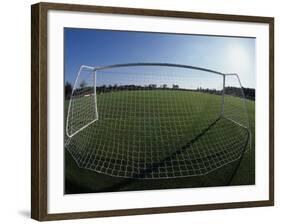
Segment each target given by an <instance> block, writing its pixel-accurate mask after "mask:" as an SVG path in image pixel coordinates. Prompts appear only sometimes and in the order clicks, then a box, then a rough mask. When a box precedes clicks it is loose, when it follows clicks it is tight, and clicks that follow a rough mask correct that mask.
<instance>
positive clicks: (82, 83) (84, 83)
mask: <svg viewBox="0 0 281 224" xmlns="http://www.w3.org/2000/svg"><path fill="white" fill-rule="evenodd" d="M85 86H86V82H85V80H83V81H82V82H80V88H84V87H85Z"/></svg>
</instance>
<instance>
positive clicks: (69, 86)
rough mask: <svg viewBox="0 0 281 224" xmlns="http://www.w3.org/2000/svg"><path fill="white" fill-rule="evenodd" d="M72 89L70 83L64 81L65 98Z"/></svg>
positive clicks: (69, 95) (68, 96) (69, 94)
mask: <svg viewBox="0 0 281 224" xmlns="http://www.w3.org/2000/svg"><path fill="white" fill-rule="evenodd" d="M72 89H73V87H72V85H71V84H70V83H69V82H66V84H65V86H64V94H65V97H66V98H67V99H69V98H70V97H71V93H72Z"/></svg>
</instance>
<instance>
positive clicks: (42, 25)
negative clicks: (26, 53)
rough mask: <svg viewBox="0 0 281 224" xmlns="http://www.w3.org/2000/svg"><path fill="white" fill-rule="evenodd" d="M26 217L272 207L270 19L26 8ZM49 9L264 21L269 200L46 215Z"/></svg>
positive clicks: (131, 10) (84, 8)
mask: <svg viewBox="0 0 281 224" xmlns="http://www.w3.org/2000/svg"><path fill="white" fill-rule="evenodd" d="M31 9H32V10H31V28H32V32H31V39H32V45H31V59H32V62H31V78H32V80H31V118H32V119H31V120H32V121H31V127H32V128H31V134H32V140H31V143H32V144H31V177H32V178H31V186H32V189H31V217H32V218H33V219H36V220H39V221H47V220H60V219H81V218H94V217H109V216H125V215H141V214H156V213H170V212H187V211H199V210H201V211H203V210H215V209H228V208H246V207H259V206H273V205H274V18H272V17H258V16H240V15H223V14H210V13H201V12H200V13H195V12H183V11H163V10H150V9H137V8H118V7H103V6H90V5H73V4H57V3H38V4H35V5H32V7H31ZM50 10H55V11H57V10H61V11H71V12H87V13H104V14H122V15H137V16H152V17H155V16H156V17H166V18H188V19H202V20H210V21H229V22H231V21H233V22H242V23H243V22H250V23H261V24H268V25H269V68H268V69H269V91H270V93H269V108H268V109H269V182H268V184H269V196H268V200H257V201H243V202H231V203H214V204H199V205H181V206H165V207H151V208H130V209H118V210H103V211H83V212H72V213H71V212H69V213H68V212H67V213H55V214H53V213H51V214H50V213H48V156H47V155H48V130H47V127H48V119H47V118H48V117H47V114H48V99H47V95H48V94H47V93H48V88H47V85H48V76H47V68H48V55H47V49H48V33H47V30H48V29H47V26H48V19H47V17H48V16H47V15H48V12H49V11H50Z"/></svg>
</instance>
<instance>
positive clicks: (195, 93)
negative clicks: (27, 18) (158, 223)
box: [31, 3, 274, 221]
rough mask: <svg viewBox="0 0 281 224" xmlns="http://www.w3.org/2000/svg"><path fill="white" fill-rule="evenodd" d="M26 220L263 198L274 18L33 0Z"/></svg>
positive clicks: (268, 194) (261, 201)
mask: <svg viewBox="0 0 281 224" xmlns="http://www.w3.org/2000/svg"><path fill="white" fill-rule="evenodd" d="M31 56H32V65H31V70H32V74H31V75H32V108H31V109H32V208H31V210H32V212H31V216H32V218H34V219H36V220H40V221H44V220H57V219H72V218H89V217H105V216H121V215H137V214H152V213H165V212H185V211H197V210H211V209H224V208H242V207H257V206H270V205H273V204H274V151H273V150H274V19H273V18H271V17H256V16H240V15H222V14H209V13H195V12H182V11H162V10H149V9H136V8H134V9H133V8H115V7H102V6H88V5H70V4H56V3H38V4H35V5H32V49H31Z"/></svg>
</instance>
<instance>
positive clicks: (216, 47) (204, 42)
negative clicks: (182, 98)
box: [64, 28, 256, 88]
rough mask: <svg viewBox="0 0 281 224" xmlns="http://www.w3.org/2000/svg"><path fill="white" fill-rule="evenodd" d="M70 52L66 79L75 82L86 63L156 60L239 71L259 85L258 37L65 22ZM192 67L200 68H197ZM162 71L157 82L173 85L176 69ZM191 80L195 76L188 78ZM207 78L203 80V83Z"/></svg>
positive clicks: (66, 45) (250, 84)
mask: <svg viewBox="0 0 281 224" xmlns="http://www.w3.org/2000/svg"><path fill="white" fill-rule="evenodd" d="M64 57H65V81H68V82H70V83H72V84H73V83H74V80H75V77H76V75H77V72H78V70H79V68H80V66H81V65H82V64H84V65H89V66H103V65H110V64H119V63H134V62H150V63H151V62H155V63H176V64H186V65H192V66H198V67H205V68H208V69H213V70H217V71H220V72H224V73H238V74H239V76H240V79H241V82H242V84H243V86H244V87H251V88H255V80H256V79H255V67H256V66H255V39H254V38H237V37H218V36H202V35H187V34H162V33H146V32H127V31H110V30H95V29H80V28H65V29H64ZM146 71H147V72H148V70H146ZM154 71H155V69H154ZM127 72H128V71H127ZM160 72H162V73H165V70H163V68H161V71H160V70H158V73H160ZM189 72H192V74H196V72H194V71H189ZM150 73H152V70H150ZM175 73H177V72H176V71H175ZM197 73H198V72H197ZM169 74H170V73H169ZM178 74H179V73H178ZM199 75H200V74H199ZM108 77H111V78H112V79H113V80H112V83H117V82H118V79H119V80H120V77H118V75H115V76H113V75H112V76H108ZM132 77H133V76H132ZM132 77H129V76H125V75H123V76H122V78H123V80H130V79H133V78H132ZM159 77H160V76H158V77H157V84H161V83H168V85H169V84H171V83H172V82H173V80H172V78H171V75H169V77H168V75H163V76H161V77H162V78H159ZM193 77H194V78H193V79H192V80H193V81H194V83H196V77H199V76H196V75H194V76H193ZM139 79H140V78H139ZM142 79H144V77H142ZM169 80H170V81H169ZM178 80H180V78H179V77H178ZM201 80H202V78H201ZM215 80H216V79H214V81H213V82H214V83H215V82H216V81H215ZM155 81H156V78H155ZM190 81H191V79H189V80H188V82H190ZM202 82H203V81H200V83H201V84H202ZM205 83H210V79H209V78H206V79H205ZM119 84H122V83H119ZM123 84H124V83H123ZM229 84H230V82H229ZM182 85H184V86H186V87H188V85H187V84H184V83H182ZM196 85H199V84H198V83H197V84H196ZM210 86H212V87H214V88H215V87H216V86H215V85H210Z"/></svg>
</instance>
